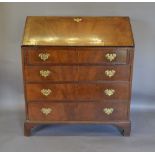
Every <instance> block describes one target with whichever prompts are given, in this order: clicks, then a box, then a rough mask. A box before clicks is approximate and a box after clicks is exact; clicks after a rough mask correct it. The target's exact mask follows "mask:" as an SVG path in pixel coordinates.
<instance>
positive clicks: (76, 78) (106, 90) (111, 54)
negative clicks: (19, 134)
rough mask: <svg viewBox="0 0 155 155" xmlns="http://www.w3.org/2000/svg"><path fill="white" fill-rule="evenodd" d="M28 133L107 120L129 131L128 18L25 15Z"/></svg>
mask: <svg viewBox="0 0 155 155" xmlns="http://www.w3.org/2000/svg"><path fill="white" fill-rule="evenodd" d="M21 50H22V62H23V79H24V92H25V109H26V110H25V112H26V121H25V124H24V133H25V136H29V135H30V134H31V129H32V128H33V127H35V126H37V125H44V124H56V123H63V124H65V123H67V124H69V123H80V124H107V125H114V126H116V127H118V128H119V129H120V131H121V133H122V134H123V135H125V136H129V135H130V130H131V122H130V100H131V86H132V68H133V57H134V41H133V35H132V30H131V25H130V20H129V18H128V17H50V16H42V17H39V16H37V17H35V16H30V17H27V20H26V24H25V30H24V35H23V42H22V46H21Z"/></svg>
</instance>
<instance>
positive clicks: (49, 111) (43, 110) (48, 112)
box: [40, 108, 52, 116]
mask: <svg viewBox="0 0 155 155" xmlns="http://www.w3.org/2000/svg"><path fill="white" fill-rule="evenodd" d="M40 111H41V112H42V113H43V114H44V115H45V116H47V115H49V114H50V113H51V112H52V109H51V108H41V110H40Z"/></svg>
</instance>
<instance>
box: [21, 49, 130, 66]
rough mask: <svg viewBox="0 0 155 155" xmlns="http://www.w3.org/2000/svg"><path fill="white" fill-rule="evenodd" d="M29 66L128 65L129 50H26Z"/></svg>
mask: <svg viewBox="0 0 155 155" xmlns="http://www.w3.org/2000/svg"><path fill="white" fill-rule="evenodd" d="M23 50H24V51H26V52H25V53H26V57H25V59H26V63H27V64H34V65H35V64H38V65H39V64H127V63H129V52H128V51H129V50H128V49H127V48H67V47H65V48H64V47H62V48H60V47H59V48H56V47H36V48H32V47H31V48H24V49H23Z"/></svg>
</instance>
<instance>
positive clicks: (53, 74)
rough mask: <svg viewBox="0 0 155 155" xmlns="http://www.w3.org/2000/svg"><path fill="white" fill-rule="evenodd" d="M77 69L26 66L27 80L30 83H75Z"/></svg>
mask: <svg viewBox="0 0 155 155" xmlns="http://www.w3.org/2000/svg"><path fill="white" fill-rule="evenodd" d="M76 76H77V67H74V66H72V67H70V66H52V67H51V66H25V80H26V81H28V82H47V81H51V82H54V81H74V80H76Z"/></svg>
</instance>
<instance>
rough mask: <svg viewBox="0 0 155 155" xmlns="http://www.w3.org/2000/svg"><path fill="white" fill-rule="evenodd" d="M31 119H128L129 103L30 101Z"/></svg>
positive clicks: (29, 113)
mask: <svg viewBox="0 0 155 155" xmlns="http://www.w3.org/2000/svg"><path fill="white" fill-rule="evenodd" d="M28 119H29V120H30V121H93V122H95V121H96V122H97V121H101V122H102V121H116V120H117V121H119V120H121V121H122V120H128V103H127V102H119V103H116V102H113V103H103V102H102V103H100V102H98V103H96V102H79V103H62V102H61V103H37V102H36V103H28Z"/></svg>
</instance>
